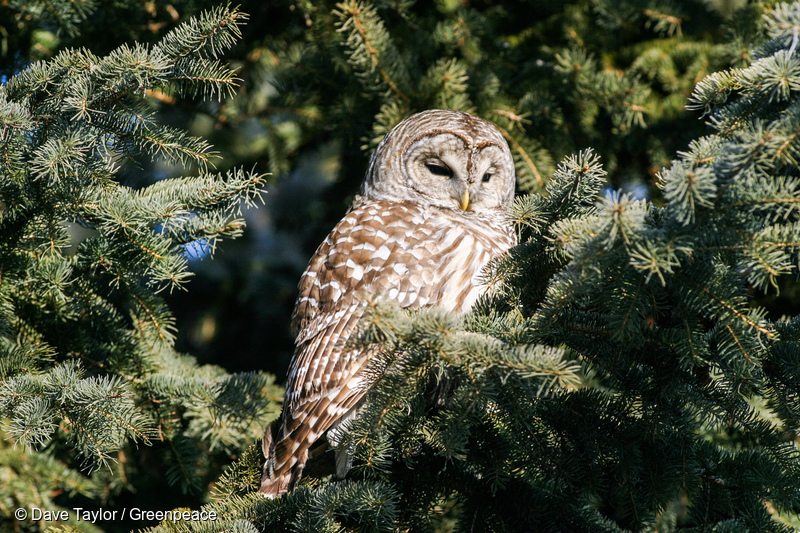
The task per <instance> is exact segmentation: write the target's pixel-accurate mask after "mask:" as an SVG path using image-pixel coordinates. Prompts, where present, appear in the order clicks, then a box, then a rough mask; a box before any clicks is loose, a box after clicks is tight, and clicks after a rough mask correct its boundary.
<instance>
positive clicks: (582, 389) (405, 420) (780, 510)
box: [160, 3, 800, 531]
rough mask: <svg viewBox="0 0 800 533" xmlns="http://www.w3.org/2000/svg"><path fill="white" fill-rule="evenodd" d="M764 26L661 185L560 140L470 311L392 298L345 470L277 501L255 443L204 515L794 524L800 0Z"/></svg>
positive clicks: (368, 327) (741, 526)
mask: <svg viewBox="0 0 800 533" xmlns="http://www.w3.org/2000/svg"><path fill="white" fill-rule="evenodd" d="M348 5H349V4H348ZM345 7H347V5H346V6H345ZM762 24H763V25H762V29H763V32H764V34H765V36H766V37H767V38H768V39H767V40H766V42H765V43H763V44H760V45H759V46H758V47H756V48H755V49H754V50H753V51H752V55H751V59H750V60H749V61H748V64H746V65H743V66H742V67H740V68H732V69H729V70H725V71H722V72H719V73H716V74H712V75H710V76H708V77H706V78H704V79H703V80H702V81H701V82H700V83H699V84H698V85H697V87H696V88H695V90H694V92H693V93H692V95H691V98H690V99H689V104H688V105H689V107H690V108H691V109H695V110H700V111H701V112H702V113H703V114H704V116H705V119H706V120H707V122H708V124H709V125H710V126H711V128H712V132H711V133H710V134H709V135H705V136H702V137H698V138H697V139H695V140H694V141H692V142H691V143H690V144H689V146H688V147H687V148H686V150H685V151H682V152H680V153H678V154H676V157H675V160H674V161H673V162H672V163H671V165H669V166H668V167H667V168H664V169H662V171H661V172H660V173H659V187H660V190H661V193H662V195H663V201H662V200H659V202H658V203H655V202H652V201H649V200H643V199H636V198H633V197H631V196H630V195H628V194H625V193H621V192H616V191H608V190H606V189H605V187H606V178H605V176H604V171H603V169H602V166H601V162H600V160H599V158H598V157H597V156H596V155H595V154H594V153H593V152H592V151H583V152H580V153H578V154H576V155H574V156H571V157H568V158H566V159H565V160H564V161H563V162H562V163H561V164H560V165H559V166H558V167H557V169H556V171H555V172H554V174H553V175H552V178H551V179H550V180H549V181H548V183H547V185H546V187H545V190H544V191H543V194H531V195H523V196H521V197H519V198H518V199H517V201H516V203H515V208H514V218H515V220H516V221H517V222H518V224H519V228H520V233H521V237H522V244H521V245H520V246H519V247H518V248H516V249H515V250H514V251H513V253H512V254H511V256H510V257H508V258H507V259H505V260H503V261H500V262H498V263H497V264H496V265H494V266H493V268H492V269H491V272H489V273H488V275H487V281H488V282H489V283H490V285H491V286H492V287H493V288H494V291H493V293H492V295H491V296H490V297H488V298H486V299H485V300H484V301H483V302H481V304H480V305H479V306H478V307H477V308H476V309H475V310H474V311H473V312H472V313H470V314H469V315H467V316H465V317H456V316H447V315H442V314H441V313H438V312H435V311H431V312H423V313H419V314H407V313H405V312H403V311H401V310H399V309H397V308H393V307H390V306H389V307H385V306H378V307H376V308H375V309H374V311H373V312H372V314H371V319H370V320H368V321H366V323H365V324H364V325H363V333H362V336H361V340H360V342H362V343H363V344H364V345H368V344H369V345H373V344H377V345H379V346H381V347H382V352H381V355H380V356H379V357H378V358H377V360H376V362H375V364H374V365H373V366H372V369H371V371H372V374H371V377H372V378H373V380H374V384H375V385H374V388H373V389H372V391H371V392H370V394H369V397H368V401H367V405H366V408H365V410H364V412H363V414H362V415H361V416H360V418H358V419H356V421H355V422H353V423H352V424H351V425H350V428H349V430H350V431H349V437H348V441H347V442H348V445H349V446H350V447H351V449H352V451H353V453H354V456H355V467H354V469H353V471H352V472H351V473H350V474H349V475H348V477H347V479H345V480H327V479H326V480H322V481H314V480H311V481H309V482H308V483H307V484H306V485H304V486H301V487H300V488H299V489H298V490H296V491H295V492H293V493H292V494H290V495H287V496H285V497H283V498H281V499H279V500H263V499H260V498H259V497H258V496H257V495H255V494H253V493H252V491H253V490H254V489H255V488H256V487H257V479H258V475H257V472H258V463H259V458H258V454H257V453H256V452H255V449H253V450H251V451H250V452H248V453H246V454H244V455H243V457H242V459H241V460H240V461H239V462H238V463H237V464H236V465H235V466H234V467H232V468H231V469H230V470H229V472H228V473H227V474H226V476H224V477H223V478H222V479H221V481H220V484H219V487H218V491H219V494H220V495H224V496H220V497H217V498H215V499H214V500H213V501H212V503H211V504H210V506H211V507H212V508H215V509H217V510H219V511H220V512H221V514H222V516H225V517H227V520H228V521H226V522H224V523H215V524H209V523H205V524H194V525H192V526H191V527H192V528H194V529H195V530H198V531H221V530H225V528H229V527H235V528H236V529H237V530H240V531H263V530H272V529H275V530H284V529H285V530H295V531H340V530H356V529H360V530H363V529H370V530H373V529H374V530H385V531H393V530H420V531H430V530H436V529H439V530H450V529H455V530H497V531H630V530H637V531H638V530H645V531H654V530H658V531H671V530H675V529H679V528H696V529H697V530H715V531H791V530H792V529H791V527H792V526H795V527H796V526H797V524H798V518H797V517H798V513H800V485H798V479H800V453H798V449H797V427H798V422H800V420H798V416H799V415H800V411H798V403H797V402H798V397H797V390H798V385H800V375H799V374H798V368H800V366H798V356H800V344H798V339H800V322H798V319H797V318H796V317H770V316H768V315H767V312H766V311H765V310H764V309H763V308H761V307H760V306H759V304H758V301H757V297H758V295H759V294H763V293H769V292H771V291H772V292H774V291H776V290H777V287H779V286H780V283H781V282H782V281H785V280H786V279H787V278H789V279H791V280H796V279H797V274H798V268H800V254H799V253H798V250H799V249H800V230H799V229H798V228H800V218H798V217H800V212H799V211H798V210H797V207H796V206H797V195H798V191H799V189H798V187H800V182H798V179H800V167H798V159H797V157H798V156H797V154H798V150H800V141H798V136H797V129H798V125H800V111H798V110H799V109H800V95H798V87H800V57H799V56H798V55H797V54H798V50H797V48H798V42H799V41H800V3H792V4H778V5H776V6H775V7H774V8H771V9H766V10H765V16H764V19H763V22H762ZM342 28H343V29H344V30H345V31H347V29H348V26H347V25H343V26H342ZM365 50H366V49H365ZM361 59H362V60H363V57H362V58H361ZM364 66H365V69H366V68H367V66H368V63H367V62H364ZM373 66H374V64H373ZM370 73H371V74H372V75H376V76H379V77H376V78H375V79H373V80H371V83H373V84H380V83H381V78H380V76H381V74H380V72H377V71H375V70H374V69H373V70H372V71H370ZM397 79H398V80H401V79H402V78H399V77H398V78H397ZM399 83H400V82H399V81H398V82H397V83H395V84H394V85H395V86H397V87H401V85H400V84H399ZM386 89H388V90H389V91H392V90H393V89H392V85H390V84H388V83H386ZM794 282H796V281H794ZM182 527H183V528H185V527H188V526H187V525H183V526H175V525H171V524H163V525H162V526H161V528H160V530H165V531H171V530H181V528H182Z"/></svg>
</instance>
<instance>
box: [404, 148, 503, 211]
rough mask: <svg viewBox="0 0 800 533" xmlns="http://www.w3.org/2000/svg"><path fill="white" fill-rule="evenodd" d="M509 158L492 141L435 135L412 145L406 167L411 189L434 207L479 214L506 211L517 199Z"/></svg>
mask: <svg viewBox="0 0 800 533" xmlns="http://www.w3.org/2000/svg"><path fill="white" fill-rule="evenodd" d="M509 156H510V154H508V151H507V149H506V150H503V147H501V146H499V145H497V144H495V143H493V142H485V141H484V142H481V141H480V140H472V139H470V138H468V137H465V136H461V135H454V134H452V133H434V134H432V135H428V136H423V137H421V138H418V139H417V140H416V141H415V142H413V143H412V144H411V146H409V148H408V149H407V150H406V152H405V157H404V158H403V159H404V161H403V163H404V165H403V166H404V170H405V175H406V178H407V185H408V186H409V187H411V188H412V189H414V190H415V191H416V192H417V193H418V194H420V195H422V196H423V197H425V198H426V199H427V200H428V201H430V203H431V204H433V205H437V206H439V207H444V208H448V209H453V210H457V211H467V212H478V213H479V212H484V211H492V210H497V209H500V208H503V207H505V206H507V204H508V202H509V201H510V198H511V197H512V196H513V191H514V176H513V163H511V164H509V163H510V161H509V160H510V157H509ZM509 168H510V169H512V171H511V172H508V170H507V169H509ZM503 169H506V170H505V171H504V170H503ZM509 191H510V194H509Z"/></svg>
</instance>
